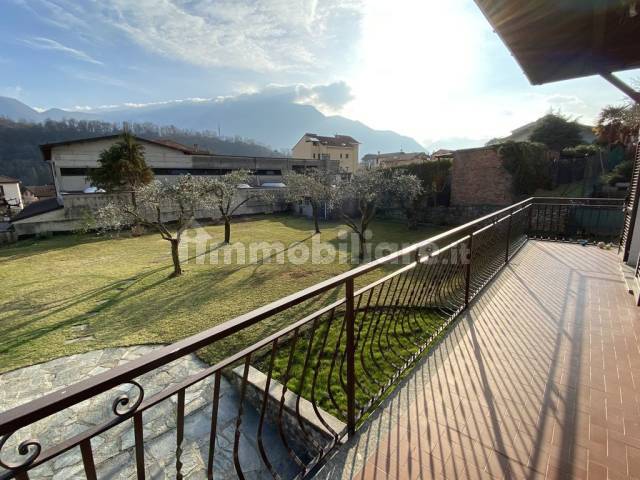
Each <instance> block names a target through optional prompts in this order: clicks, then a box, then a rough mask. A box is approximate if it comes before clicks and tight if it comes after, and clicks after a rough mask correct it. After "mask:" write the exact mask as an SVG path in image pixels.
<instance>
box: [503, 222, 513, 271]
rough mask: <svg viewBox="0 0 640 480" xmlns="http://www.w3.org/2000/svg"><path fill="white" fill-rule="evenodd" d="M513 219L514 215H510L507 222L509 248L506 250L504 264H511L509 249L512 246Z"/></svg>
mask: <svg viewBox="0 0 640 480" xmlns="http://www.w3.org/2000/svg"><path fill="white" fill-rule="evenodd" d="M512 218H513V213H511V212H510V213H509V219H508V220H507V246H506V248H505V253H504V264H505V265H506V264H507V263H509V247H510V246H511V219H512Z"/></svg>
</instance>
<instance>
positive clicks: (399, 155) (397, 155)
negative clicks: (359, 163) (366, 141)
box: [362, 152, 428, 160]
mask: <svg viewBox="0 0 640 480" xmlns="http://www.w3.org/2000/svg"><path fill="white" fill-rule="evenodd" d="M427 156H428V155H427V154H426V153H425V152H391V153H368V154H366V155H365V156H364V157H362V159H363V160H372V159H375V158H379V159H381V160H383V159H384V160H395V159H398V160H400V159H402V160H408V159H411V158H416V157H427Z"/></svg>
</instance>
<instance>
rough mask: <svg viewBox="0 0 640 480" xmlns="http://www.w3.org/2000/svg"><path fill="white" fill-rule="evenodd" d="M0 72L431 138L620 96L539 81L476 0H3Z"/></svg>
mask: <svg viewBox="0 0 640 480" xmlns="http://www.w3.org/2000/svg"><path fill="white" fill-rule="evenodd" d="M0 72H2V74H1V75H0V95H4V96H11V97H14V98H18V99H19V100H21V101H23V102H25V103H27V104H29V105H31V106H34V107H39V108H49V107H61V108H87V107H92V108H96V107H101V106H111V105H124V104H147V103H154V102H165V101H172V100H180V99H186V98H200V99H209V98H219V97H228V96H235V95H241V94H247V93H253V94H262V95H270V94H274V93H283V92H286V93H288V94H290V96H291V99H292V101H297V102H304V103H310V104H313V105H315V106H316V107H318V108H319V109H320V110H321V111H323V112H324V113H327V114H340V115H344V116H346V117H349V118H352V119H355V120H360V121H362V122H364V123H366V124H367V125H369V126H371V127H374V128H380V129H391V130H395V131H397V132H399V133H402V134H406V135H410V136H412V137H414V138H415V139H416V140H418V141H419V142H421V143H423V144H424V145H425V146H427V147H432V146H434V145H439V146H441V145H449V146H460V147H464V146H468V145H469V144H473V143H474V142H475V143H481V142H483V141H485V140H486V139H488V138H491V137H496V136H503V135H506V134H508V133H509V132H510V131H511V130H512V129H514V128H516V127H518V126H521V125H523V124H525V123H527V122H529V121H532V120H534V119H536V118H538V117H540V116H541V115H543V114H544V113H546V112H548V111H549V110H550V109H552V108H553V109H555V110H560V111H562V112H564V113H565V114H569V115H572V116H576V117H579V118H580V120H581V121H582V122H584V123H589V122H592V121H593V120H594V118H595V117H596V115H597V112H598V111H599V109H600V108H601V107H602V106H604V105H606V104H609V103H618V102H620V101H621V100H622V95H621V94H620V93H619V92H618V91H617V90H615V89H614V88H613V87H611V86H609V85H608V84H606V83H605V82H604V81H603V80H601V79H599V78H589V79H581V80H574V81H569V82H562V83H557V84H552V85H547V86H543V87H532V86H530V85H529V84H528V82H527V80H526V79H525V77H524V75H523V74H522V72H521V71H520V69H519V67H518V66H517V64H516V63H515V61H514V60H513V59H512V58H511V57H510V55H509V53H508V51H507V49H506V48H505V47H504V46H503V45H502V43H501V41H500V40H499V38H498V37H497V36H496V35H495V34H494V33H493V32H492V31H491V28H490V27H489V25H488V23H487V22H486V20H485V19H484V17H483V16H482V14H481V13H480V12H479V10H478V9H477V7H476V6H475V4H474V2H473V0H447V1H442V0H394V1H393V2H390V1H388V0H109V1H99V0H1V1H0ZM622 76H623V78H626V79H631V78H638V77H640V72H638V71H636V72H630V73H626V74H624V75H622ZM345 133H348V132H345Z"/></svg>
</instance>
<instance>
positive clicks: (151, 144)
mask: <svg viewBox="0 0 640 480" xmlns="http://www.w3.org/2000/svg"><path fill="white" fill-rule="evenodd" d="M119 138H120V136H119V135H109V136H104V137H98V138H87V139H81V140H71V141H68V142H59V143H49V144H46V145H41V146H40V150H41V151H42V154H43V157H44V160H45V161H47V162H49V163H50V165H51V169H52V172H53V176H54V179H55V185H56V191H57V193H58V195H61V194H62V195H64V194H67V193H79V192H83V191H84V190H85V189H86V188H88V187H90V186H91V185H90V183H89V181H88V180H87V174H88V172H89V171H90V170H91V169H94V168H97V167H98V166H99V163H98V159H99V157H100V154H101V153H102V152H103V151H104V150H106V149H108V148H109V147H111V146H112V145H114V144H115V143H116V142H117V141H118V140H119ZM136 140H137V141H138V143H140V144H142V145H143V146H144V157H145V161H146V163H147V165H148V166H149V167H150V168H151V169H152V170H153V173H154V175H155V176H156V178H159V179H167V180H171V178H175V177H176V176H178V175H185V174H188V173H189V174H191V175H195V176H199V175H224V174H225V173H228V172H231V171H232V170H240V169H246V170H250V171H252V172H253V173H254V175H255V177H256V179H257V182H258V184H259V185H262V184H263V183H267V182H268V183H274V182H275V183H277V182H280V181H282V175H283V174H284V173H286V172H288V171H302V170H304V169H305V168H312V167H320V168H326V169H329V170H335V171H337V168H338V161H335V160H330V159H320V158H318V159H315V160H314V159H305V158H302V159H300V158H284V157H282V158H279V157H245V156H234V155H214V154H211V153H209V152H203V151H201V150H196V149H194V148H190V147H187V146H185V145H180V144H178V143H175V142H172V141H167V140H150V139H145V138H140V137H136Z"/></svg>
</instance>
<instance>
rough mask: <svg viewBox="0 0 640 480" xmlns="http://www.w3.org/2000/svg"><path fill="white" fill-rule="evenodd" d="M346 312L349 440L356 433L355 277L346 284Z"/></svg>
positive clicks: (350, 278) (348, 279)
mask: <svg viewBox="0 0 640 480" xmlns="http://www.w3.org/2000/svg"><path fill="white" fill-rule="evenodd" d="M345 293H346V312H345V322H346V328H347V346H346V355H347V392H346V393H347V433H348V434H349V438H351V437H353V435H354V434H355V432H356V360H355V351H356V345H355V343H356V337H355V330H356V329H355V320H356V314H355V305H354V289H353V277H349V278H347V280H346V283H345Z"/></svg>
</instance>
